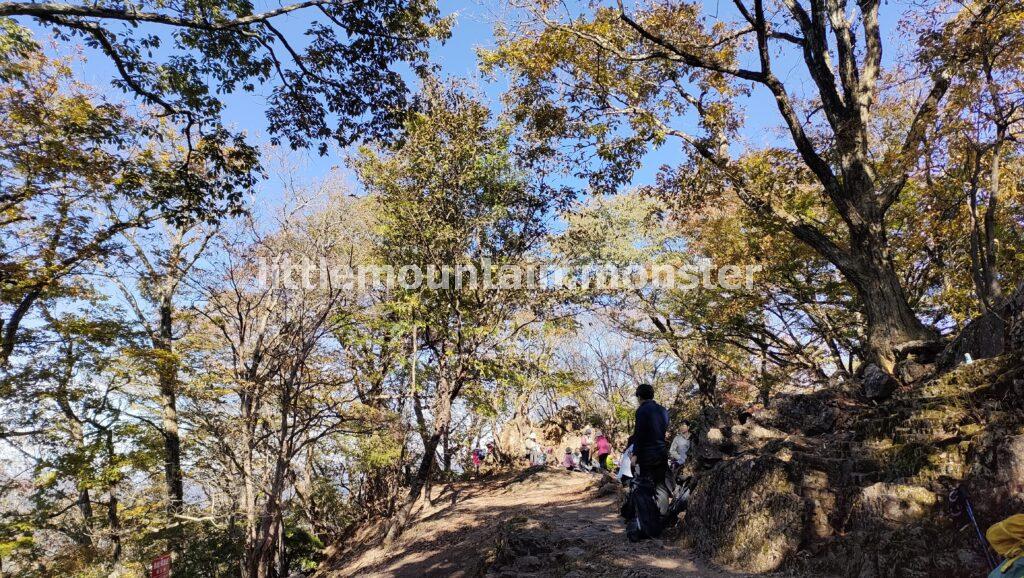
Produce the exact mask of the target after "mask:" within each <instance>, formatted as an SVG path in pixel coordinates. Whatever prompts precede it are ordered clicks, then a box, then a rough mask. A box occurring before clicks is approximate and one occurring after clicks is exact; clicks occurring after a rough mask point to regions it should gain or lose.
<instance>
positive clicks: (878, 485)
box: [684, 355, 1024, 578]
mask: <svg viewBox="0 0 1024 578" xmlns="http://www.w3.org/2000/svg"><path fill="white" fill-rule="evenodd" d="M851 391H855V388H850V387H847V388H836V390H834V391H828V392H816V393H811V394H808V395H804V396H801V395H787V396H781V397H780V398H779V399H778V400H777V402H776V403H774V404H773V406H772V407H771V408H768V409H764V408H757V409H753V410H747V411H744V412H740V413H739V414H738V415H737V416H735V417H732V416H729V415H727V414H725V413H724V412H722V411H710V410H709V411H705V412H704V414H703V415H702V422H703V423H702V424H701V425H700V426H699V428H698V430H697V434H698V436H697V440H696V448H695V452H694V454H695V455H696V456H698V458H700V459H697V460H693V461H692V462H691V463H690V464H689V465H688V467H691V468H695V469H696V470H698V471H696V475H697V480H698V481H697V484H696V487H695V489H694V492H693V495H692V497H691V503H690V508H689V510H688V511H687V513H686V517H685V521H684V528H685V533H686V535H687V536H688V537H689V540H690V541H691V542H692V544H693V546H694V547H695V548H696V550H697V551H698V552H699V553H700V554H702V555H705V556H708V557H710V558H711V559H713V560H715V561H716V562H719V563H723V564H728V565H730V566H732V567H734V568H737V569H739V570H744V571H748V572H766V571H773V570H786V569H789V570H796V571H800V572H801V573H808V574H812V575H825V574H831V575H841V576H850V577H858V578H872V577H900V578H903V577H917V576H920V577H922V578H924V577H926V576H928V577H931V576H943V577H947V576H948V577H956V576H965V577H966V576H978V575H984V574H985V571H986V569H985V562H984V558H982V556H981V555H980V552H981V551H980V549H979V548H978V547H977V538H976V536H975V533H974V529H973V528H971V527H970V526H969V525H968V524H969V522H968V521H967V520H966V519H964V518H959V517H951V516H950V514H949V511H948V510H949V508H948V507H947V506H948V504H947V496H948V495H949V493H950V491H951V490H953V489H955V488H961V490H962V492H963V493H964V494H965V495H966V496H967V497H968V499H970V500H971V501H972V505H973V507H974V513H975V515H976V517H977V520H978V523H979V524H980V525H981V527H982V528H983V529H984V528H987V526H988V525H989V524H992V523H994V522H996V521H998V520H1000V519H1002V518H1003V517H1005V516H1006V515H1007V514H1009V513H1013V512H1021V511H1024V364H1022V363H1021V362H1020V361H1019V360H1018V359H1017V358H1016V357H1015V356H1012V355H1004V356H1001V357H998V358H993V359H987V360H984V361H978V362H975V363H971V364H969V365H963V366H960V367H958V368H956V369H955V370H953V371H952V372H948V373H946V374H943V375H940V376H939V377H937V378H934V379H931V380H930V381H926V382H924V383H923V384H921V385H919V386H917V387H915V388H911V389H910V390H906V389H903V390H894V391H893V392H892V396H891V398H889V399H888V400H881V401H873V402H869V401H867V400H865V398H864V397H858V396H857V395H852V394H851V393H850V392H851ZM801 416H802V417H801ZM705 456H715V457H716V459H714V460H710V459H708V458H707V457H705Z"/></svg>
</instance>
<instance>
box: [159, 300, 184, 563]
mask: <svg viewBox="0 0 1024 578" xmlns="http://www.w3.org/2000/svg"><path fill="white" fill-rule="evenodd" d="M159 314H160V324H159V326H158V329H157V331H158V333H157V335H156V336H155V338H154V339H153V349H154V350H155V351H154V352H155V353H156V363H157V380H158V385H159V388H160V412H161V424H160V428H161V433H162V436H163V441H164V486H165V491H166V493H167V515H168V517H169V518H170V521H171V523H172V527H174V528H175V530H174V531H173V532H172V533H171V535H170V538H169V540H170V549H171V552H172V553H177V552H178V551H179V549H180V532H179V531H178V530H177V527H176V526H174V522H176V521H177V520H176V517H177V516H179V515H181V513H182V508H183V506H184V501H185V490H184V484H183V482H182V473H181V437H180V434H179V431H178V400H177V397H178V362H177V359H175V356H174V355H175V354H174V304H173V303H172V302H171V295H169V294H167V295H164V296H163V297H162V298H161V299H160V306H159Z"/></svg>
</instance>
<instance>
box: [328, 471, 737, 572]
mask: <svg viewBox="0 0 1024 578" xmlns="http://www.w3.org/2000/svg"><path fill="white" fill-rule="evenodd" d="M600 484H601V477H600V476H598V475H596V474H587V473H580V472H567V471H564V470H556V469H543V470H540V471H536V470H528V471H526V472H523V473H520V474H518V475H512V474H508V475H503V476H496V477H493V478H487V479H485V480H479V481H470V482H465V483H458V484H452V485H449V486H445V487H444V488H443V489H441V490H440V491H439V489H438V488H435V489H434V494H435V495H434V496H433V500H432V502H433V503H432V504H430V503H427V502H424V506H423V507H422V509H421V510H420V511H419V512H418V514H417V516H416V521H415V523H413V524H412V525H411V526H410V527H409V528H408V530H406V532H405V533H404V534H403V535H402V536H401V537H400V538H399V539H398V540H396V541H395V543H394V544H392V545H391V546H390V547H383V546H372V547H368V548H367V547H363V548H362V549H361V551H360V547H359V546H358V544H359V542H360V541H361V540H360V538H359V537H356V538H354V539H353V540H352V548H351V549H350V550H349V551H348V552H346V553H345V555H344V556H341V557H339V559H338V561H335V562H334V563H333V564H327V565H326V567H327V568H326V569H322V570H321V572H320V573H318V574H317V576H318V577H326V576H329V577H331V578H334V577H342V576H344V577H349V576H360V577H362V576H376V577H384V576H388V577H392V576H393V577H410V578H413V577H415V578H422V577H433V576H438V577H441V576H445V577H448V576H452V577H466V578H469V577H473V576H487V577H495V578H497V577H509V578H511V577H531V576H532V577H549V576H550V577H555V576H558V577H568V578H582V577H588V578H593V577H615V578H645V577H661V576H665V577H667V576H673V577H678V576H707V577H711V578H718V577H730V576H744V575H743V574H734V573H729V572H727V571H724V570H721V569H716V568H713V567H711V566H710V565H708V564H707V563H704V562H700V561H697V560H695V559H694V557H693V556H692V554H691V552H690V551H689V550H687V549H684V548H683V547H682V546H680V545H679V543H678V542H677V541H676V540H675V533H674V531H673V532H669V533H668V534H667V535H666V536H665V539H663V540H646V541H643V542H640V543H639V544H631V543H629V541H628V540H627V539H626V533H625V526H624V524H623V521H622V518H620V517H619V515H618V510H619V498H618V494H617V493H614V492H609V491H608V487H607V486H606V487H605V491H604V492H601V491H599V490H598V489H597V488H598V486H599V485H600ZM601 494H604V495H601Z"/></svg>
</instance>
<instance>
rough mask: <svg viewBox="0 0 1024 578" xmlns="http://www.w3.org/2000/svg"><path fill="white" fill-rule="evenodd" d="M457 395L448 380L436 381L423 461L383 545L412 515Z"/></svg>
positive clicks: (399, 530)
mask: <svg viewBox="0 0 1024 578" xmlns="http://www.w3.org/2000/svg"><path fill="white" fill-rule="evenodd" d="M457 394H458V388H455V389H453V388H452V386H451V382H450V381H449V380H448V379H446V378H441V379H439V380H438V384H437V393H436V394H435V403H434V427H433V430H432V432H431V435H430V437H429V438H428V439H427V443H426V444H424V448H423V459H422V460H420V467H419V470H418V471H417V472H416V477H414V478H413V479H412V483H411V484H410V485H409V493H408V494H407V495H406V497H405V501H404V502H403V503H402V507H401V508H399V509H398V512H397V513H396V514H395V517H394V519H393V520H392V522H391V526H390V527H389V528H388V532H387V534H386V536H385V538H384V540H385V543H388V544H390V543H391V542H393V541H394V540H395V539H396V538H398V536H399V535H401V533H402V531H403V530H405V526H406V524H408V522H409V517H410V516H411V515H412V508H413V506H414V505H415V504H416V501H417V500H418V499H419V498H420V494H421V493H422V492H423V488H424V487H426V485H427V481H428V480H429V479H430V475H431V473H432V472H433V469H434V462H435V461H436V459H437V446H438V445H439V444H440V443H441V439H442V438H443V437H444V435H445V433H446V432H447V431H448V427H449V426H450V425H451V420H452V399H453V398H454V396H455V395H457Z"/></svg>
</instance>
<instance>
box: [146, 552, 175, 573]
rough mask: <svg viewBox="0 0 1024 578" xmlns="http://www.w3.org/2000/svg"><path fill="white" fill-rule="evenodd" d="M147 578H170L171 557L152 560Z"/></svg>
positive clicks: (167, 555) (166, 556)
mask: <svg viewBox="0 0 1024 578" xmlns="http://www.w3.org/2000/svg"><path fill="white" fill-rule="evenodd" d="M149 578H171V555H170V554H164V555H163V556H159V557H157V558H153V562H152V563H150V565H149Z"/></svg>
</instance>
